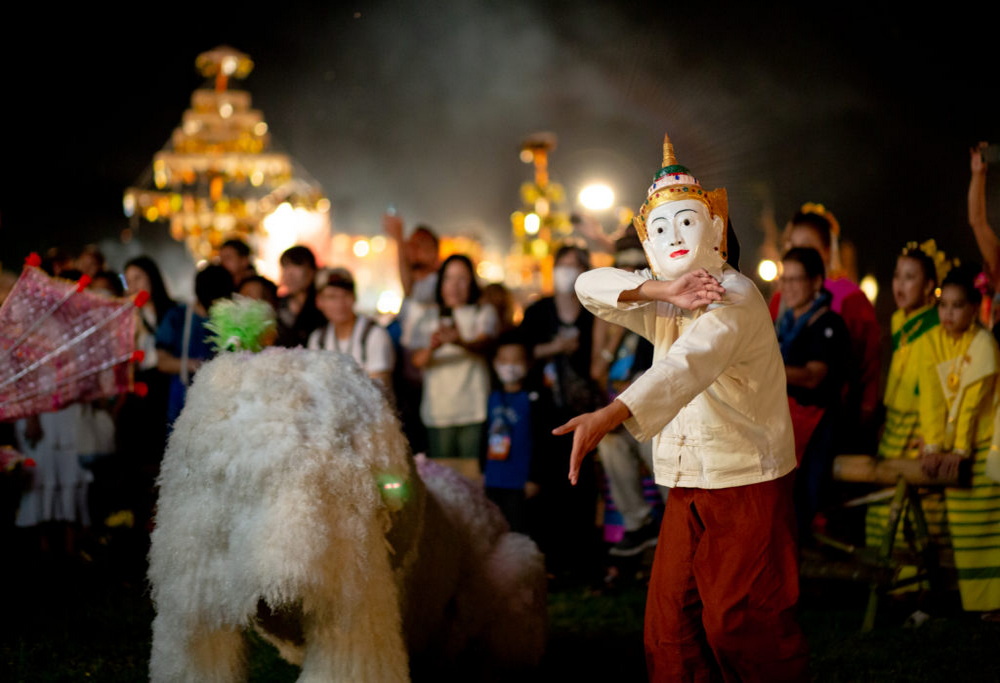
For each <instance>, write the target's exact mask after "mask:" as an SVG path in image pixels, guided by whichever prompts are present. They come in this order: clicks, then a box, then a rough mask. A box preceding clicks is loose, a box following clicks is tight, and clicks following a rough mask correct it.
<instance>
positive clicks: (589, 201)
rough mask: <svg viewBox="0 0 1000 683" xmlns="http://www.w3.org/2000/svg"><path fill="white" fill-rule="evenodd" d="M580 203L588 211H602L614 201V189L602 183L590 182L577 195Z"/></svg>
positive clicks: (612, 204) (608, 207)
mask: <svg viewBox="0 0 1000 683" xmlns="http://www.w3.org/2000/svg"><path fill="white" fill-rule="evenodd" d="M578 199H579V200H580V204H582V205H583V208H585V209H587V210H588V211H604V210H606V209H610V208H611V207H612V206H614V203H615V191H614V190H612V189H611V188H610V187H608V186H607V185H605V184H604V183H591V184H590V185H587V186H586V187H584V188H583V189H582V190H580V194H579V195H578Z"/></svg>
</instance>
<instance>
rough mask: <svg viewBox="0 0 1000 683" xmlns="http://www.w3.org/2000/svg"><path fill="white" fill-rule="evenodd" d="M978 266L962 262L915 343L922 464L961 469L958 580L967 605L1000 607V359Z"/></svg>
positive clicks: (951, 472)
mask: <svg viewBox="0 0 1000 683" xmlns="http://www.w3.org/2000/svg"><path fill="white" fill-rule="evenodd" d="M974 276H975V273H974V272H972V271H970V270H969V269H968V268H967V267H963V266H958V267H956V268H954V269H952V270H951V272H949V274H948V277H946V278H945V280H944V283H943V284H942V287H941V301H940V303H939V305H938V316H939V317H940V320H941V324H940V325H939V326H938V327H935V328H933V329H931V330H930V331H929V332H927V333H925V334H924V335H923V336H922V337H921V338H920V341H919V342H918V343H917V348H915V349H914V354H915V356H916V359H915V361H916V363H917V364H918V373H919V393H920V398H919V405H920V431H921V433H922V436H923V441H924V445H923V455H922V457H921V465H922V468H923V470H924V472H925V473H926V474H927V475H928V476H939V477H942V478H949V477H954V476H956V475H960V479H963V480H964V481H963V484H961V485H959V486H953V487H948V488H947V489H946V492H945V501H946V507H947V514H948V527H949V530H950V533H951V539H952V546H953V547H954V550H955V566H956V569H957V570H958V587H959V593H960V595H961V598H962V607H963V608H964V609H965V610H967V611H982V612H985V613H986V614H984V617H992V616H993V614H991V613H992V612H994V611H996V610H998V609H1000V484H998V483H997V482H995V481H993V480H992V479H990V478H989V477H988V476H987V475H986V460H987V455H988V454H989V449H990V441H991V438H992V435H993V418H994V413H995V408H996V400H995V389H996V381H997V371H998V367H1000V358H998V350H997V344H996V341H995V340H994V339H993V335H992V334H990V333H989V332H988V331H987V330H986V329H984V328H983V327H982V326H980V325H979V324H977V323H976V312H977V310H978V307H979V302H980V301H981V299H982V295H981V294H980V292H979V291H978V290H977V289H976V287H975V285H974Z"/></svg>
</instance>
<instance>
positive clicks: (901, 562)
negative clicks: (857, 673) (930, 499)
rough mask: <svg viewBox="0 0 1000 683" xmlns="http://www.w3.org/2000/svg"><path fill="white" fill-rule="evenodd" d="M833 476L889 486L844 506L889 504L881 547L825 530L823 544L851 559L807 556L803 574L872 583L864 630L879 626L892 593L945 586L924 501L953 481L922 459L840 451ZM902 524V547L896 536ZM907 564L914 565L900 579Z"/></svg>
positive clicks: (819, 539)
mask: <svg viewBox="0 0 1000 683" xmlns="http://www.w3.org/2000/svg"><path fill="white" fill-rule="evenodd" d="M833 478H834V479H835V480H837V481H842V482H850V483H861V484H873V485H876V486H882V487H885V488H883V489H881V490H879V491H875V492H873V493H870V494H868V495H865V496H861V497H859V498H854V499H852V500H848V501H846V502H844V503H842V504H841V506H842V507H844V508H853V507H859V506H867V505H870V504H872V503H880V502H883V501H890V502H889V518H888V525H887V528H886V529H885V533H884V535H883V536H882V539H881V543H880V544H879V545H878V546H877V547H871V546H867V547H858V546H855V545H853V544H850V543H844V542H842V541H839V540H837V539H835V538H832V537H830V536H827V535H825V534H822V533H816V534H814V537H815V539H816V541H818V542H819V543H820V544H821V545H824V546H828V547H831V548H835V549H837V550H840V551H842V552H843V553H845V554H846V555H847V556H848V558H849V559H847V560H846V561H835V560H830V559H829V558H825V557H807V556H805V555H804V556H803V560H802V573H803V575H805V576H810V577H813V578H830V579H847V580H852V581H861V582H864V583H867V584H868V585H869V596H868V606H867V608H866V610H865V616H864V621H863V623H862V626H861V630H862V631H863V632H867V631H871V630H872V628H874V626H875V614H876V612H877V610H878V603H879V599H880V598H881V597H882V596H884V595H886V594H887V593H889V592H890V591H893V590H896V589H899V588H903V587H906V586H912V585H914V584H919V583H924V582H926V583H927V584H928V585H929V586H930V590H931V591H932V592H933V591H941V590H943V589H944V581H943V574H942V571H941V552H940V551H941V548H940V547H939V546H938V545H937V544H935V543H934V542H933V539H932V538H931V535H930V533H929V531H928V526H927V518H926V516H925V514H924V509H923V505H922V504H921V500H922V497H923V495H925V494H926V492H927V491H928V489H931V488H933V487H936V488H940V487H943V486H955V485H957V484H958V482H957V481H955V480H945V479H931V478H928V477H927V476H926V475H925V474H924V473H923V471H922V470H921V469H920V462H919V461H918V460H881V461H880V460H877V459H876V458H874V457H872V456H869V455H839V456H837V457H836V458H835V459H834V463H833ZM900 525H902V528H903V539H904V540H905V545H904V547H899V544H898V543H897V540H898V539H897V536H898V532H899V529H900ZM904 566H912V567H915V568H916V572H915V573H914V574H913V575H910V576H906V577H901V576H900V570H901V569H902V568H903V567H904Z"/></svg>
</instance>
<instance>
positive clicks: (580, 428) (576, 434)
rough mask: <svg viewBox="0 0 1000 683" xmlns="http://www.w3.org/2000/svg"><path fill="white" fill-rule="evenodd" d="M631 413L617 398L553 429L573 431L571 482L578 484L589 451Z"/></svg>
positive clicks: (554, 432)
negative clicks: (581, 467) (598, 408)
mask: <svg viewBox="0 0 1000 683" xmlns="http://www.w3.org/2000/svg"><path fill="white" fill-rule="evenodd" d="M631 414H632V413H631V412H629V409H628V407H627V406H626V405H625V404H624V403H622V402H621V401H617V400H616V401H612V402H611V404H610V405H607V406H605V407H603V408H601V409H600V410H595V411H594V412H592V413H584V414H583V415H577V416H576V417H574V418H573V419H572V420H570V421H569V422H567V423H566V424H564V425H562V426H560V427H556V428H555V429H553V430H552V433H553V434H555V435H557V436H559V435H562V434H569V433H570V432H573V452H572V453H571V454H570V457H569V481H570V483H571V484H573V485H574V486H575V485H576V481H577V479H578V478H579V476H580V463H582V462H583V458H584V457H585V456H586V455H587V453H590V452H591V451H592V450H594V449H595V448H597V444H599V443H600V442H601V439H603V438H604V435H605V434H607V433H608V432H610V431H611V430H612V429H614V428H615V427H617V426H618V425H620V424H621V423H622V422H624V421H625V420H627V419H628V418H629V416H630V415H631Z"/></svg>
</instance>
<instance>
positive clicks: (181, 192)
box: [123, 46, 330, 259]
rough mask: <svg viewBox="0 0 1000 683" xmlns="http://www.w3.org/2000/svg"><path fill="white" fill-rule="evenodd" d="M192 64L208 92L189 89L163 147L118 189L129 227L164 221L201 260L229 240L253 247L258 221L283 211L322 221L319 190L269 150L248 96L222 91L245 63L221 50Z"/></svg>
mask: <svg viewBox="0 0 1000 683" xmlns="http://www.w3.org/2000/svg"><path fill="white" fill-rule="evenodd" d="M195 66H196V67H197V68H198V70H199V71H200V72H201V74H202V75H203V76H205V77H206V78H208V79H212V82H213V84H214V87H204V88H199V89H198V90H195V91H194V94H193V95H192V96H191V107H190V108H189V109H187V110H186V111H185V112H184V115H183V117H182V119H181V124H180V126H179V127H177V128H176V129H175V130H174V132H173V135H171V137H170V141H169V142H168V143H167V145H166V146H165V147H164V149H162V150H161V151H159V152H157V154H156V156H155V157H154V158H153V164H152V166H151V167H150V168H147V170H146V172H145V174H144V175H143V176H142V178H141V180H140V181H139V182H137V183H136V184H135V185H134V186H133V187H129V188H128V189H127V190H126V191H125V196H124V200H123V204H124V208H125V214H126V215H127V216H129V217H130V218H131V220H132V226H133V227H137V226H138V224H139V221H140V220H146V221H150V222H155V221H166V222H169V224H170V234H171V236H172V237H173V238H174V239H176V240H178V241H183V242H185V243H186V244H187V247H188V249H189V251H190V252H191V254H192V255H193V256H194V257H195V258H196V259H207V258H210V257H212V256H214V255H215V252H216V251H217V249H218V247H219V245H221V244H222V242H223V241H225V240H226V239H228V238H230V237H238V238H240V239H243V240H244V241H247V242H248V243H250V244H251V245H253V244H254V243H255V241H256V238H257V237H258V236H259V235H260V234H261V232H262V231H263V221H264V219H265V218H266V217H267V216H268V215H270V214H272V213H273V212H275V211H276V210H277V209H278V208H279V207H280V206H283V205H288V208H292V209H296V208H303V209H306V210H308V211H310V212H315V213H318V214H322V215H323V216H324V217H325V220H326V221H327V222H328V220H329V219H328V215H329V210H330V202H329V200H328V199H327V198H326V197H325V196H324V195H323V190H322V188H321V187H320V186H319V184H318V183H316V182H315V181H314V180H312V179H311V178H309V177H308V175H307V174H306V173H305V172H304V171H303V170H302V169H300V168H298V167H297V165H296V164H295V162H294V161H293V160H292V158H291V157H289V156H288V155H287V154H282V153H280V152H276V151H273V150H272V149H271V136H270V132H269V130H268V125H267V123H266V122H265V121H264V117H263V115H262V114H261V112H260V111H259V110H257V109H252V108H251V106H250V93H248V92H247V91H245V90H232V89H230V88H229V85H230V80H232V79H242V78H246V76H247V75H249V74H250V72H251V70H253V62H252V61H251V60H250V57H249V56H247V55H245V54H243V53H242V52H239V51H237V50H234V49H233V48H230V47H225V46H222V47H217V48H215V49H214V50H210V51H208V52H204V53H202V54H200V55H199V56H198V59H197V60H196V62H195Z"/></svg>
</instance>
